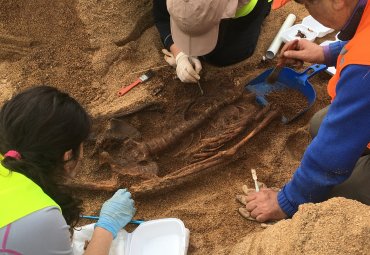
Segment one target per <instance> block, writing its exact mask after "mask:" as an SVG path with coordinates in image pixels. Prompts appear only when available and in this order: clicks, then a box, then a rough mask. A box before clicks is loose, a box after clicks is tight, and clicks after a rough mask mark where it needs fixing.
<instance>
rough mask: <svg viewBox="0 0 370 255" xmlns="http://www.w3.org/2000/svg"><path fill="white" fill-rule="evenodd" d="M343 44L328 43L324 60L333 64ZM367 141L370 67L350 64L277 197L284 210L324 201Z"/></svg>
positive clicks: (369, 131)
mask: <svg viewBox="0 0 370 255" xmlns="http://www.w3.org/2000/svg"><path fill="white" fill-rule="evenodd" d="M344 45H345V42H336V43H333V44H331V45H330V46H329V48H328V49H329V54H330V55H331V56H330V57H327V61H328V62H332V63H333V61H332V60H333V59H336V58H337V57H338V55H339V52H340V50H341V49H342V47H343V46H344ZM326 55H327V54H326ZM368 142H370V66H364V65H349V66H347V67H346V68H345V69H344V70H343V71H342V73H341V76H340V80H339V82H338V84H337V87H336V98H335V100H334V101H333V102H332V104H331V106H330V108H329V111H328V113H327V115H326V117H325V118H324V120H323V122H322V124H321V126H320V129H319V132H318V134H317V136H316V137H315V138H314V139H313V141H312V142H311V144H310V145H309V146H308V148H307V150H306V152H305V154H304V155H303V159H302V162H301V165H300V166H299V168H298V169H297V171H296V172H295V174H294V176H293V178H292V180H291V181H290V182H289V183H287V184H286V185H285V186H284V187H283V189H282V190H281V191H280V192H279V194H278V202H279V205H280V207H281V208H282V209H283V211H284V212H285V213H286V214H287V215H288V216H290V217H291V216H292V215H293V214H294V213H295V212H296V211H297V210H298V206H299V205H300V204H303V203H307V202H321V201H324V200H325V199H327V196H328V193H329V192H330V190H331V189H332V188H333V187H334V186H336V185H338V184H340V183H342V182H344V181H345V180H346V179H347V178H348V177H349V176H350V175H351V173H352V171H353V168H354V166H355V164H356V162H357V160H358V159H359V157H360V156H361V154H362V153H363V151H364V150H365V148H366V146H367V144H368ZM369 171H370V169H369ZM369 181H370V180H369Z"/></svg>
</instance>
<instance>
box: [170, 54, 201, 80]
mask: <svg viewBox="0 0 370 255" xmlns="http://www.w3.org/2000/svg"><path fill="white" fill-rule="evenodd" d="M190 60H191V62H190ZM176 65H177V66H176V73H177V76H178V77H179V79H180V80H181V81H182V82H187V83H197V81H198V80H199V79H200V76H199V72H200V71H201V70H202V64H201V63H200V61H199V59H198V58H196V57H189V56H188V55H186V54H185V53H184V52H180V53H179V54H177V56H176Z"/></svg>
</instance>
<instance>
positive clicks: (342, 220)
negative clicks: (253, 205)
mask: <svg viewBox="0 0 370 255" xmlns="http://www.w3.org/2000/svg"><path fill="white" fill-rule="evenodd" d="M369 238H370V207H369V206H366V205H364V204H361V203H359V202H357V201H353V200H349V199H344V198H333V199H330V200H328V201H326V202H323V203H320V204H305V205H302V206H301V207H300V208H299V211H298V213H297V214H295V215H294V217H293V218H292V219H291V220H284V221H281V222H279V223H277V224H275V225H273V226H271V227H268V228H267V229H266V230H265V231H263V232H259V233H256V234H251V235H248V236H247V237H245V238H244V239H243V241H242V242H240V243H239V244H238V245H236V246H235V248H234V249H233V251H232V253H231V254H232V255H242V254H259V255H261V254H305V255H315V254H317V255H319V254H320V255H321V254H337V255H340V254H343V255H344V254H346V255H347V254H352V255H355V254H369V251H370V242H369Z"/></svg>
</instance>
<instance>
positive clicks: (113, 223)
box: [95, 189, 136, 239]
mask: <svg viewBox="0 0 370 255" xmlns="http://www.w3.org/2000/svg"><path fill="white" fill-rule="evenodd" d="M135 212H136V209H135V207H134V200H132V199H131V193H130V192H128V191H127V189H119V190H117V192H116V193H115V194H114V195H113V197H111V198H110V199H108V200H107V201H105V203H104V204H103V207H102V208H101V210H100V216H99V220H98V222H97V223H96V224H95V227H101V228H104V229H106V230H108V231H109V232H111V233H112V235H113V239H114V238H116V236H117V233H118V231H120V229H122V228H123V227H124V226H126V225H127V224H128V223H129V222H130V221H131V219H132V217H133V216H134V214H135Z"/></svg>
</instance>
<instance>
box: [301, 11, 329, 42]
mask: <svg viewBox="0 0 370 255" xmlns="http://www.w3.org/2000/svg"><path fill="white" fill-rule="evenodd" d="M302 25H305V26H306V27H309V28H310V29H312V30H313V31H315V32H316V33H317V37H319V38H321V37H324V36H325V35H327V34H330V33H332V32H334V29H332V28H329V27H325V26H324V25H322V24H321V23H320V22H318V21H317V20H315V19H314V18H313V17H312V16H311V15H309V16H307V17H304V18H303V20H302Z"/></svg>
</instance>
